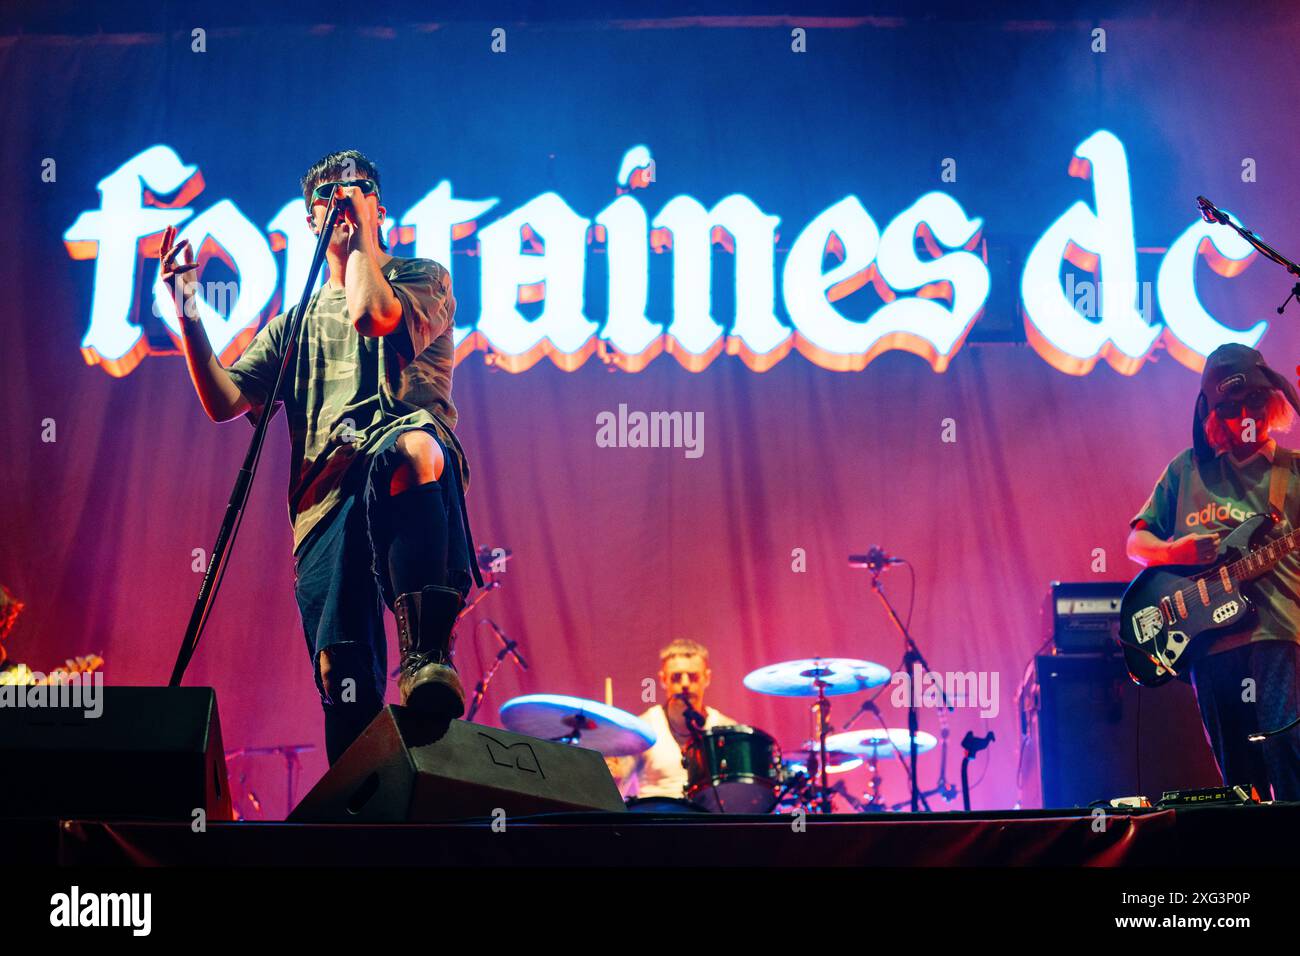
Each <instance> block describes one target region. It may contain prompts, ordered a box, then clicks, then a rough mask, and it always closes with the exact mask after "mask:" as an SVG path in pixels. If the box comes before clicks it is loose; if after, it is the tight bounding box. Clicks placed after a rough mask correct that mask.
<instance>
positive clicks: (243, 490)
mask: <svg viewBox="0 0 1300 956" xmlns="http://www.w3.org/2000/svg"><path fill="white" fill-rule="evenodd" d="M341 211H342V207H340V206H339V205H338V197H337V196H331V197H330V204H329V206H328V207H327V208H326V210H325V225H324V227H323V228H322V229H321V231H320V235H319V236H318V237H317V239H316V253H315V255H313V256H312V260H311V268H310V269H309V270H308V271H307V285H306V287H305V288H304V289H303V292H302V297H301V298H300V299H299V300H298V303H297V304H296V305H295V306H294V307H293V308H292V309H291V310H290V311H289V316H288V318H287V319H286V320H285V327H284V342H285V348H284V358H282V359H281V360H280V371H279V372H278V373H277V374H276V377H275V387H274V388H272V389H271V393H270V395H268V396H267V399H266V405H265V406H264V407H263V408H262V414H261V416H260V417H259V418H258V422H257V427H256V428H254V429H253V439H252V441H250V442H249V444H248V452H247V453H246V454H245V455H244V463H243V464H242V465H241V466H240V468H239V474H238V476H237V477H236V478H235V487H234V489H233V490H232V491H231V492H230V500H229V501H228V502H227V504H226V515H225V519H224V520H223V521H222V522H221V529H220V530H219V531H218V532H217V541H216V544H214V545H213V546H212V558H211V560H210V561H208V570H207V572H206V573H205V574H204V575H203V583H202V584H200V585H199V593H198V596H197V597H196V598H195V601H194V610H193V611H192V612H191V613H190V621H189V624H188V625H187V626H186V628H185V637H184V639H183V640H182V641H181V647H180V651H179V652H178V653H177V655H176V664H175V665H174V666H173V667H172V675H171V679H170V680H169V681H168V683H167V686H168V687H179V686H180V685H181V679H182V678H183V677H184V676H185V669H186V668H187V667H188V666H189V663H190V660H191V659H192V658H193V657H194V652H195V650H196V649H197V648H198V644H199V639H200V638H201V637H202V636H203V628H204V626H205V625H206V624H207V622H208V615H209V614H211V613H212V605H213V603H214V602H215V601H216V590H217V585H218V584H219V583H220V581H221V578H222V577H223V576H224V574H225V567H226V560H227V558H228V556H229V548H230V545H231V543H232V541H233V540H234V536H235V531H236V529H237V528H238V526H239V520H240V518H241V517H242V516H243V512H244V506H245V505H246V504H247V503H248V494H249V492H250V491H251V490H252V487H253V475H254V473H255V472H256V471H257V462H258V459H259V458H260V457H261V455H262V444H263V442H264V441H265V440H266V430H267V427H268V426H269V425H270V423H271V416H272V415H273V414H275V402H276V399H277V398H278V396H279V394H280V389H281V387H282V386H283V384H284V380H285V377H286V373H287V372H288V369H289V361H290V359H292V358H293V343H294V342H296V341H297V338H298V329H299V327H300V326H301V325H302V314H303V310H304V309H305V308H306V305H307V303H308V301H310V299H311V296H312V290H313V289H314V288H315V286H316V279H317V277H318V276H319V275H320V270H321V267H322V266H323V265H324V264H325V250H326V249H328V248H329V242H330V237H331V236H332V235H333V234H334V225H335V223H336V222H337V221H338V218H339V214H340V212H341ZM204 334H205V335H206V334H207V333H206V332H205V333H204ZM286 414H287V413H286Z"/></svg>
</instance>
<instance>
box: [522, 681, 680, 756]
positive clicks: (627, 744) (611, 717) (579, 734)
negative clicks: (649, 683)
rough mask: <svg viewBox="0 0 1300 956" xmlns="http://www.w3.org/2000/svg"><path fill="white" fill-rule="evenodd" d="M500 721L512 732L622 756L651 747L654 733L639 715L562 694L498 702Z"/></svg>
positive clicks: (524, 697)
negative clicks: (561, 741)
mask: <svg viewBox="0 0 1300 956" xmlns="http://www.w3.org/2000/svg"><path fill="white" fill-rule="evenodd" d="M500 714H501V723H503V724H505V727H506V729H507V730H513V731H514V732H515V733H519V734H528V736H530V737H540V738H542V739H543V740H563V741H564V742H565V743H572V744H575V745H576V746H579V747H587V748H588V749H590V750H598V751H600V752H601V753H602V754H604V755H605V756H606V757H626V756H629V755H631V754H639V753H641V752H642V751H643V750H646V749H648V748H650V747H653V746H654V742H655V740H656V739H657V737H658V735H657V734H656V733H655V732H654V730H653V729H652V728H651V727H650V725H649V724H647V723H646V722H645V721H644V720H642V719H641V718H640V717H637V716H635V715H633V714H629V713H628V712H627V711H626V710H619V708H617V707H611V706H609V705H608V704H602V703H600V702H599V701H595V700H585V699H584V698H582V697H569V696H566V695H564V694H525V695H524V696H522V697H515V698H512V699H510V700H508V701H506V702H505V703H504V704H502V705H501V710H500Z"/></svg>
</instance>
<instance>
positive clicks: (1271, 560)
mask: <svg viewBox="0 0 1300 956" xmlns="http://www.w3.org/2000/svg"><path fill="white" fill-rule="evenodd" d="M1297 548H1300V528H1297V529H1296V530H1295V531H1292V532H1291V533H1290V534H1288V535H1284V536H1282V537H1281V538H1276V539H1274V540H1273V541H1270V542H1269V543H1268V544H1266V545H1264V546H1263V547H1262V548H1256V549H1255V550H1254V551H1252V552H1250V554H1248V555H1246V556H1245V557H1244V558H1239V559H1238V560H1236V561H1233V562H1232V563H1231V564H1229V565H1228V566H1227V568H1226V570H1227V572H1228V574H1229V575H1231V576H1232V578H1233V580H1235V581H1249V580H1251V579H1252V578H1257V577H1259V576H1260V575H1261V574H1265V573H1267V572H1268V571H1271V570H1273V567H1274V566H1275V565H1276V564H1277V563H1278V562H1279V561H1281V560H1282V559H1283V558H1285V557H1286V556H1287V555H1288V554H1290V553H1291V552H1292V551H1295V550H1296V549H1297Z"/></svg>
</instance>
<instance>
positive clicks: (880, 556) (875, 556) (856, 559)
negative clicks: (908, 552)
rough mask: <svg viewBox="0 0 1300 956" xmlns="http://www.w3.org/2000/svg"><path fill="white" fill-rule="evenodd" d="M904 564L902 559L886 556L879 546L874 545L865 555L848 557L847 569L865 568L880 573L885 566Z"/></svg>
mask: <svg viewBox="0 0 1300 956" xmlns="http://www.w3.org/2000/svg"><path fill="white" fill-rule="evenodd" d="M904 563H905V562H904V560H903V559H902V558H895V557H894V556H893V555H891V554H888V553H887V552H886V551H885V550H884V549H883V548H881V547H880V546H879V545H875V544H873V545H872V546H871V547H870V548H868V549H867V553H866V554H850V555H849V567H851V568H867V569H869V570H871V571H882V570H884V568H885V566H886V565H889V564H904Z"/></svg>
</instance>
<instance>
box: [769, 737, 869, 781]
mask: <svg viewBox="0 0 1300 956" xmlns="http://www.w3.org/2000/svg"><path fill="white" fill-rule="evenodd" d="M820 752H821V744H820V743H819V742H818V741H816V740H805V741H804V744H803V746H802V747H801V748H800V749H798V750H782V751H781V756H782V757H783V758H784V759H783V760H782V763H784V764H785V768H786V770H787V771H802V772H803V773H807V772H808V764H809V763H810V762H811V761H812V759H813V755H814V754H819V753H820ZM826 755H827V756H826V772H827V773H848V772H849V771H850V770H856V769H857V768H858V767H861V766H862V758H861V757H859V756H858V755H857V754H853V753H849V752H848V751H846V750H836V749H834V748H833V747H831V746H830V738H829V737H828V738H827V747H826Z"/></svg>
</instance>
